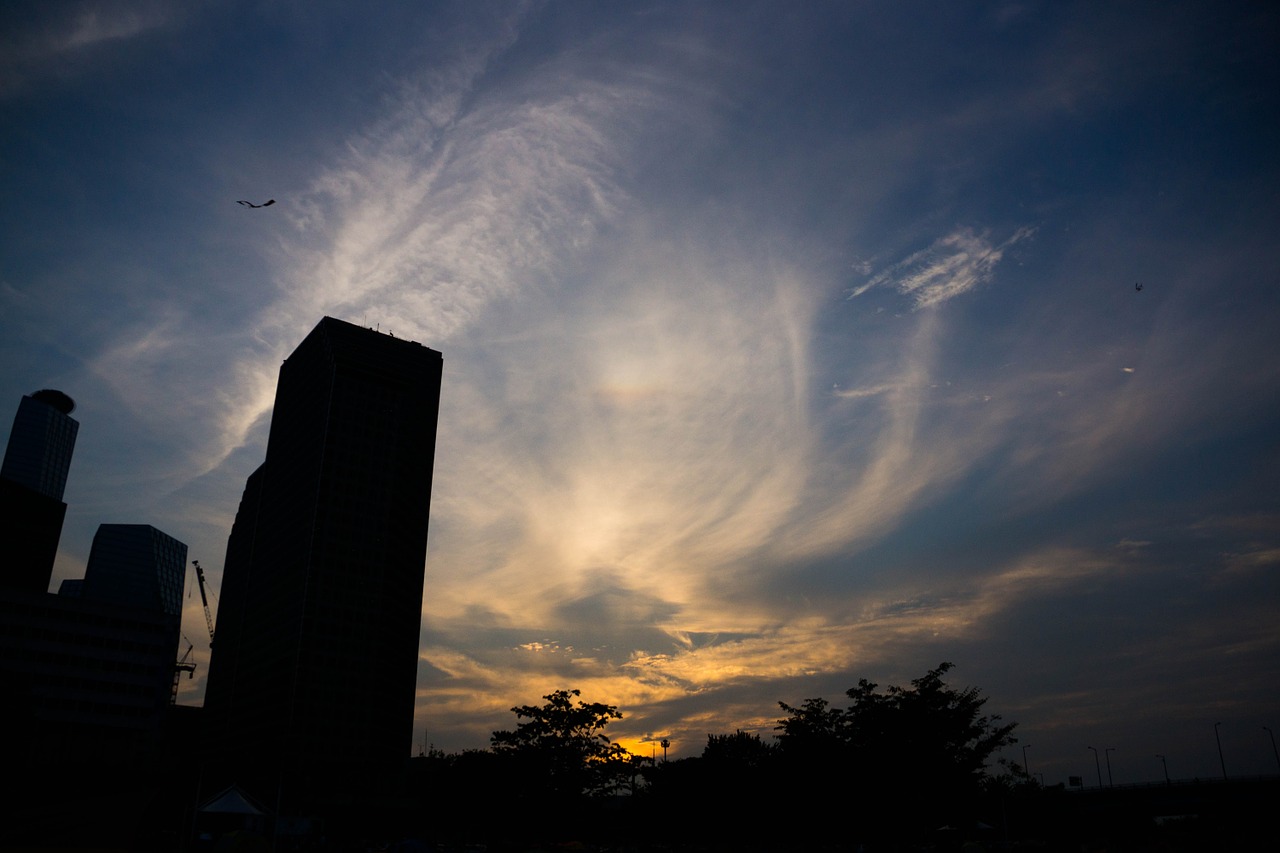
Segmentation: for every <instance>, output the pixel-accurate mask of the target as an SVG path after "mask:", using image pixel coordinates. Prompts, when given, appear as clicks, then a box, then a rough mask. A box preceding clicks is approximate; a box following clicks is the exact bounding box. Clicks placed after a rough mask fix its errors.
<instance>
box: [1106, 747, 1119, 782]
mask: <svg viewBox="0 0 1280 853" xmlns="http://www.w3.org/2000/svg"><path fill="white" fill-rule="evenodd" d="M1115 751H1116V748H1115V747H1114V746H1109V747H1107V748H1106V749H1105V750H1104V753H1105V754H1106V756H1107V787H1108V788H1114V787H1115V786H1116V783H1115V780H1113V779H1112V778H1111V753H1113V752H1115Z"/></svg>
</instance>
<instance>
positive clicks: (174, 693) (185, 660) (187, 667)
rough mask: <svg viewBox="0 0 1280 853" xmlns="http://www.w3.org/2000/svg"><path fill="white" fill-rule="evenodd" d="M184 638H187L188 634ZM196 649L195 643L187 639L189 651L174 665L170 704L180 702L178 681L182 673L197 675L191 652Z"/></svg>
mask: <svg viewBox="0 0 1280 853" xmlns="http://www.w3.org/2000/svg"><path fill="white" fill-rule="evenodd" d="M182 639H184V640H187V637H186V635H185V634H184V635H183V636H182ZM193 649H195V645H194V644H193V643H192V642H191V641H190V640H187V653H186V654H185V655H183V656H182V659H181V660H180V661H178V662H177V663H175V664H174V665H173V689H172V690H170V691H169V704H170V705H177V704H178V682H179V681H181V680H182V673H184V672H185V673H186V674H187V678H195V677H196V662H195V661H193V660H192V659H191V652H192V650H193Z"/></svg>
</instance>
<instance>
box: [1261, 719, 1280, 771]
mask: <svg viewBox="0 0 1280 853" xmlns="http://www.w3.org/2000/svg"><path fill="white" fill-rule="evenodd" d="M1262 730H1263V731H1265V732H1266V733H1267V734H1269V735H1271V754H1272V755H1274V756H1275V757H1276V769H1277V770H1280V752H1276V733H1275V732H1273V731H1271V729H1270V728H1268V727H1267V726H1263V727H1262Z"/></svg>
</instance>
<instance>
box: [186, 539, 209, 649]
mask: <svg viewBox="0 0 1280 853" xmlns="http://www.w3.org/2000/svg"><path fill="white" fill-rule="evenodd" d="M191 565H193V566H195V567H196V580H197V581H199V582H200V601H201V603H203V604H204V621H205V624H207V625H208V626H209V648H211V649H212V648H213V613H212V612H211V611H210V610H209V596H207V595H205V591H204V569H202V568H200V561H199V560H192V561H191Z"/></svg>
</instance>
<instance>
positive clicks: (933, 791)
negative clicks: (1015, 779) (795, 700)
mask: <svg viewBox="0 0 1280 853" xmlns="http://www.w3.org/2000/svg"><path fill="white" fill-rule="evenodd" d="M952 666H953V665H952V664H951V663H947V662H943V663H941V664H939V665H938V667H937V668H936V669H932V670H930V671H929V672H928V673H926V674H925V675H924V676H922V677H920V678H917V679H915V680H913V681H912V682H911V686H910V687H898V686H890V687H888V688H887V689H885V690H884V691H881V690H880V687H879V685H877V684H875V683H873V682H870V681H867V680H866V679H862V680H860V681H859V682H858V685H857V686H856V687H853V688H851V689H849V690H848V691H847V692H846V695H847V696H848V697H849V700H850V704H849V706H848V707H847V708H835V707H832V706H831V705H829V704H828V703H827V702H826V700H824V699H808V700H805V701H804V702H803V703H802V704H800V705H799V706H798V707H793V706H791V705H787V704H786V703H784V702H779V703H778V704H779V705H780V706H781V707H782V710H783V711H784V712H786V714H787V716H786V717H785V718H783V719H781V720H779V721H778V725H777V726H776V729H777V730H778V731H779V735H778V742H779V745H780V747H781V749H782V753H783V756H784V758H785V759H786V762H787V766H788V767H789V768H790V772H791V773H792V774H793V775H794V776H795V777H796V778H797V779H801V780H804V781H805V782H806V783H807V785H808V789H809V792H810V794H811V793H812V792H813V791H823V792H832V791H835V792H840V794H841V795H842V796H845V797H850V798H852V799H854V800H856V801H858V802H861V803H864V804H866V808H867V812H868V813H869V814H873V815H879V819H881V820H883V819H884V818H885V817H886V816H888V815H891V814H892V815H894V816H895V817H896V818H902V819H909V820H911V821H913V822H914V823H916V824H925V823H928V822H930V821H938V820H944V819H950V818H952V817H959V816H963V813H964V812H966V811H968V810H969V809H971V808H972V805H973V803H974V802H975V800H976V798H977V797H978V795H979V794H980V791H981V785H982V781H983V779H984V777H985V775H986V767H987V763H988V761H989V760H990V759H991V757H992V755H993V754H994V753H995V752H997V751H998V750H1000V749H1001V748H1002V747H1004V746H1006V745H1008V744H1011V743H1013V742H1014V741H1015V740H1016V739H1015V738H1014V737H1013V729H1014V726H1015V724H1014V723H1003V722H1001V720H1000V717H999V716H998V715H989V714H985V713H983V706H984V705H985V704H986V702H987V699H986V697H985V696H983V695H982V692H981V691H980V690H978V689H977V688H975V687H968V688H964V689H956V688H952V687H949V686H947V684H946V683H945V682H944V680H943V676H945V675H946V674H947V672H949V671H950V670H951V669H952Z"/></svg>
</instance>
